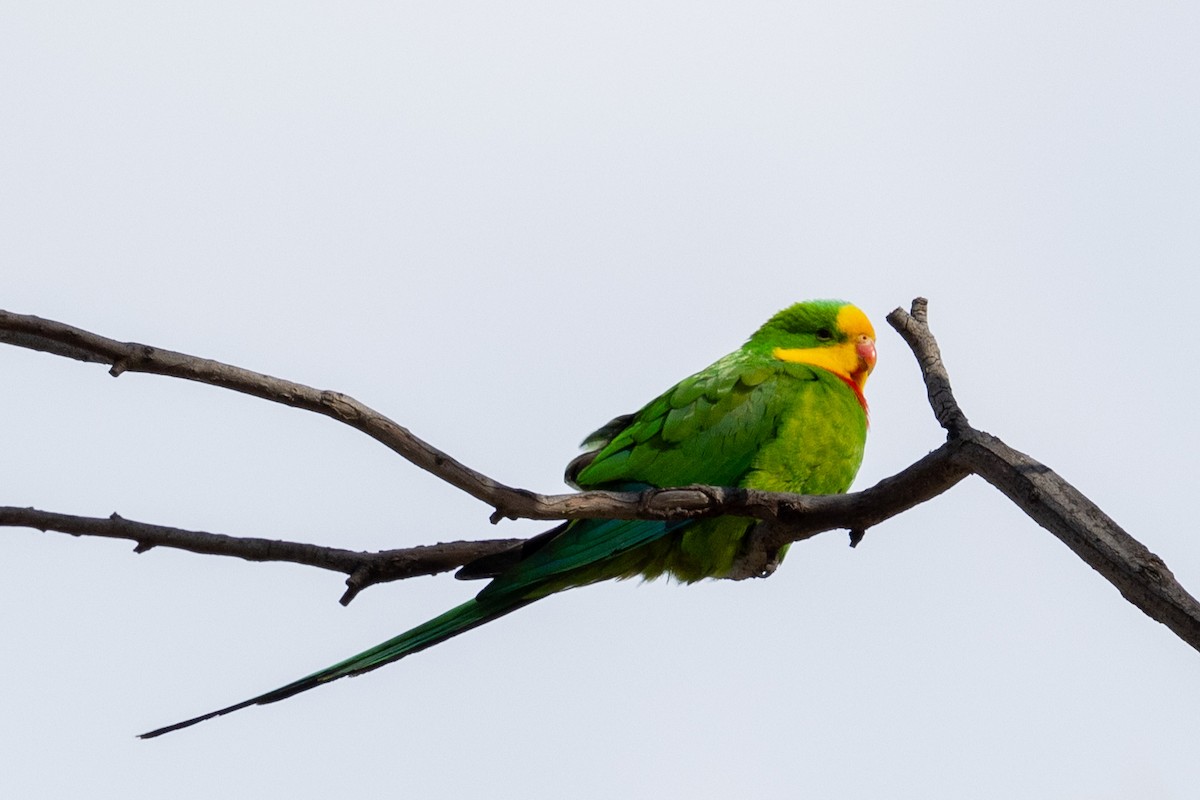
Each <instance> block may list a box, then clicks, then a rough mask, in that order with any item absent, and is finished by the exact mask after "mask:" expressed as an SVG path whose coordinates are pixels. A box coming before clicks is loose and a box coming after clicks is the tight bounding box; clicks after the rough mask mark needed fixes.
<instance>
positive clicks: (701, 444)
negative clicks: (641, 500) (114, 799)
mask: <svg viewBox="0 0 1200 800" xmlns="http://www.w3.org/2000/svg"><path fill="white" fill-rule="evenodd" d="M875 361H876V351H875V331H874V328H873V327H872V326H871V322H870V320H869V319H868V318H867V316H866V315H865V314H864V313H863V312H862V311H861V310H859V309H858V308H857V307H856V306H853V305H851V304H849V303H845V302H842V301H838V300H811V301H806V302H800V303H795V304H794V305H791V306H789V307H788V308H785V309H783V310H782V311H780V312H779V313H777V314H775V315H774V316H772V317H771V318H770V319H769V320H767V322H765V323H764V324H763V325H762V326H761V327H760V328H759V329H758V330H757V331H755V332H754V334H753V335H752V336H750V338H749V339H748V340H747V341H746V343H745V344H744V345H743V346H742V347H741V348H740V349H738V350H735V351H734V352H732V353H730V354H729V355H727V356H725V357H723V358H721V359H719V360H717V361H716V362H715V363H713V364H712V365H711V366H709V367H708V368H706V369H703V370H701V371H700V372H697V373H696V374H694V375H692V376H691V377H689V378H685V379H684V380H682V381H680V382H679V383H677V384H676V385H675V386H673V387H672V388H670V389H668V390H667V391H666V392H664V393H662V394H661V395H659V396H658V397H656V398H655V399H654V400H652V401H650V402H649V403H648V404H647V405H646V406H644V407H643V408H642V409H641V410H640V411H637V412H636V413H633V414H625V415H623V416H620V417H617V418H616V419H614V420H612V421H611V422H609V423H608V424H606V425H604V426H603V427H601V428H600V429H598V430H597V431H595V432H594V433H592V434H591V435H590V436H588V437H587V438H586V439H585V440H584V442H583V448H584V450H585V452H584V453H583V454H582V455H580V456H579V457H577V458H576V459H574V460H573V461H571V463H570V464H569V465H568V466H567V470H566V479H567V482H568V483H570V484H571V485H573V486H575V487H576V488H579V489H583V490H591V489H605V490H614V491H627V492H628V491H641V490H644V489H647V488H651V487H658V488H665V487H682V486H689V485H698V484H704V485H711V486H727V487H742V488H751V489H760V490H764V491H770V492H793V493H797V494H837V493H842V492H845V491H847V490H848V489H849V488H850V484H851V482H852V481H853V480H854V477H855V475H856V474H857V473H858V469H859V466H860V465H861V463H862V458H863V450H864V446H865V444H866V435H867V427H868V408H867V401H866V398H865V397H864V395H863V390H864V387H865V385H866V381H867V376H868V375H869V374H870V373H871V370H872V369H873V368H874V367H875ZM757 524H759V521H758V520H756V519H753V518H748V517H739V516H735V515H725V516H718V517H707V518H693V519H682V520H604V519H576V520H570V521H567V522H565V523H563V524H561V525H559V526H557V527H555V528H553V529H551V530H549V531H546V532H545V533H542V534H540V535H537V536H534V537H533V538H531V539H528V540H526V541H525V542H523V543H521V544H519V545H517V546H515V547H514V548H512V549H509V550H505V551H502V552H500V553H496V554H492V555H489V556H484V557H482V558H480V559H477V560H475V561H473V562H470V563H468V564H466V565H465V566H463V567H462V568H461V569H460V570H459V572H458V573H457V575H456V577H459V578H462V579H489V582H488V583H487V585H485V586H484V587H483V589H482V590H480V591H479V592H478V593H477V594H476V595H475V596H474V597H473V598H471V599H470V600H467V601H466V602H465V603H463V604H461V605H459V606H456V607H454V608H452V609H451V610H449V611H447V612H445V613H444V614H442V615H441V616H437V617H434V618H433V619H431V620H429V621H428V622H425V623H423V624H421V625H418V626H417V627H415V628H413V629H411V630H409V631H407V632H405V633H401V634H400V635H399V636H396V637H394V638H392V639H389V640H388V641H386V642H384V643H382V644H380V645H377V646H375V647H372V648H371V649H369V650H365V651H363V652H362V653H359V654H358V655H355V656H351V657H350V658H347V659H346V660H344V661H340V662H338V663H336V664H334V665H333V666H330V667H327V668H325V669H323V670H320V671H319V672H314V673H313V674H311V675H308V676H307V677H304V678H300V679H299V680H296V681H293V682H292V683H289V684H287V685H285V686H282V687H280V688H278V689H275V690H273V691H269V692H266V693H265V694H260V695H258V696H256V697H252V698H250V699H249V700H244V701H242V702H240V703H236V704H234V705H231V706H228V707H226V708H221V709H218V710H216V711H211V712H209V713H207V714H202V715H201V716H198V717H193V718H191V719H188V720H184V721H182V722H177V723H175V724H173V725H168V726H166V727H162V728H158V729H156V730H152V731H149V732H147V733H143V734H141V736H140V738H143V739H149V738H153V737H156V736H161V735H162V734H165V733H169V732H171V731H176V730H179V729H181V728H187V727H189V726H191V725H195V724H196V723H199V722H203V721H205V720H208V719H212V718H213V717H218V716H221V715H223V714H228V713H230V712H233V711H237V710H239V709H242V708H247V707H249V706H253V705H264V704H267V703H274V702H278V701H280V700H284V699H286V698H288V697H292V696H293V695H296V694H299V693H300V692H305V691H308V690H309V689H313V688H316V687H317V686H321V685H323V684H326V683H329V682H330V681H334V680H337V679H339V678H344V677H347V676H351V675H360V674H362V673H364V672H369V671H371V670H374V669H377V668H379V667H382V666H384V665H385V664H390V663H392V662H393V661H397V660H399V659H401V658H404V657H405V656H408V655H411V654H413V653H416V652H417V651H419V650H424V649H426V648H428V647H432V646H434V645H436V644H439V643H441V642H444V641H446V640H447V639H450V638H451V637H454V636H457V635H458V634H460V633H464V632H466V631H468V630H470V629H472V628H475V627H478V626H480V625H483V624H485V623H488V622H491V621H492V620H495V619H498V618H499V617H502V616H504V615H506V614H509V613H511V612H513V611H516V610H517V609H520V608H523V607H524V606H527V605H529V604H530V603H533V602H535V601H537V600H541V599H542V598H544V597H547V596H548V595H551V594H554V593H556V592H560V591H563V590H565V589H570V588H574V587H578V586H585V585H589V584H593V583H597V582H600V581H607V580H614V579H618V580H619V579H626V578H634V577H638V576H640V577H642V578H644V579H647V580H653V579H655V578H659V577H662V576H663V575H668V576H670V577H672V578H674V579H675V580H676V581H678V582H680V583H685V584H690V583H694V582H697V581H700V580H703V579H706V578H722V577H728V576H730V573H731V572H732V570H733V569H734V567H735V563H736V561H737V558H738V555H739V553H740V552H741V548H742V544H743V542H744V541H745V540H746V537H747V535H748V534H749V533H750V531H751V530H752V529H753V528H754V526H755V525H757ZM785 552H786V546H785V547H784V548H783V549H782V550H781V551H780V552H779V553H778V554H777V555H776V561H779V560H781V559H782V557H783V555H784V554H785Z"/></svg>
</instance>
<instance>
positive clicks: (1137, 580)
mask: <svg viewBox="0 0 1200 800" xmlns="http://www.w3.org/2000/svg"><path fill="white" fill-rule="evenodd" d="M927 306H928V303H927V301H926V300H925V299H924V298H917V299H916V300H914V301H913V304H912V311H911V313H906V312H904V311H903V310H902V309H896V310H895V311H893V312H892V313H891V314H889V315H888V318H887V319H888V322H889V323H890V324H891V325H892V327H893V328H895V329H896V331H897V332H898V333H899V334H900V335H901V336H902V337H903V338H904V340H905V342H906V343H908V345H909V347H910V348H911V349H912V351H913V354H914V355H915V356H916V358H917V363H918V365H919V366H920V369H921V374H922V377H923V378H924V381H925V386H926V391H927V393H928V396H929V403H930V406H931V408H932V409H933V412H934V415H935V416H936V418H937V420H938V423H939V424H940V425H941V426H942V427H943V428H944V429H945V430H946V432H947V442H946V443H945V444H943V445H942V446H941V447H940V448H938V449H937V450H934V451H933V452H931V453H929V454H928V455H926V456H925V457H924V458H922V459H920V460H919V461H917V462H916V463H914V464H912V465H911V466H909V467H908V468H906V469H904V470H902V471H901V472H899V473H897V474H896V475H893V476H892V477H890V478H886V479H884V480H882V481H880V482H879V483H878V484H876V485H875V486H872V487H871V488H869V489H865V490H863V491H860V492H854V493H850V494H845V495H822V496H804V495H790V494H778V493H769V492H760V491H756V490H752V489H731V488H721V487H708V486H692V487H681V488H665V489H651V490H648V491H646V492H643V493H640V494H639V493H618V492H581V493H578V494H563V495H542V494H537V493H535V492H530V491H527V490H524V489H518V488H513V487H510V486H506V485H504V484H502V483H499V482H498V481H495V480H492V479H491V478H489V477H487V476H486V475H483V474H481V473H479V472H476V471H475V470H472V469H470V468H469V467H467V466H465V465H463V464H461V463H460V462H458V461H456V460H455V459H453V458H451V457H450V456H449V455H447V454H445V453H443V452H441V451H440V450H438V449H437V448H435V447H433V446H432V445H430V444H428V443H427V442H425V441H423V440H421V439H419V438H418V437H416V436H414V435H413V434H412V433H411V432H410V431H408V430H407V429H406V428H404V427H402V426H401V425H399V424H397V423H396V422H394V421H392V420H391V419H389V418H387V417H385V416H384V415H382V414H380V413H379V412H377V411H375V410H373V409H371V408H369V407H368V406H366V405H364V404H362V403H360V402H359V401H357V400H355V399H354V398H352V397H349V396H347V395H344V394H341V393H338V392H330V391H321V390H317V389H313V388H311V387H308V386H304V385H303V384H298V383H293V382H291V381H286V380H282V379H280V378H274V377H271V376H269V375H264V374H261V373H257V372H251V371H249V370H244V369H241V368H239V367H234V366H230V365H228V364H222V363H221V362H218V361H212V360H209V359H203V358H197V357H195V356H189V355H186V354H183V353H176V352H173V351H170V350H163V349H161V348H156V347H151V346H149V345H143V344H136V343H132V342H118V341H115V340H112V339H107V338H105V337H102V336H98V335H96V334H94V333H90V332H88V331H84V330H82V329H79V328H75V327H72V326H70V325H65V324H63V323H59V322H53V321H51V320H44V319H40V318H38V317H32V316H23V315H19V314H12V313H9V312H5V311H0V343H8V344H12V345H15V346H18V347H26V348H30V349H34V350H41V351H43V352H48V353H52V354H54V355H60V356H64V357H67V358H73V359H76V360H80V361H88V362H95V363H104V364H109V365H110V366H111V369H110V370H109V372H110V373H111V374H112V375H113V376H119V375H120V374H122V373H123V372H148V373H153V374H158V375H167V376H170V377H176V378H183V379H186V380H193V381H198V382H201V383H207V384H210V385H213V386H221V387H223V388H227V389H232V390H234V391H238V392H242V393H245V394H251V395H254V396H256V397H261V398H263V399H266V400H271V401H272V402H277V403H282V404H284V405H289V406H292V407H294V408H301V409H305V410H307V411H313V412H315V413H318V414H323V415H325V416H327V417H330V418H332V419H335V420H337V421H339V422H343V423H345V424H347V425H350V426H351V427H353V428H355V429H356V430H359V431H361V432H363V433H365V434H367V435H368V436H370V437H372V438H373V439H375V440H377V441H379V442H380V443H382V444H384V445H385V446H387V447H389V448H390V449H392V450H393V451H395V452H396V453H398V454H399V455H401V456H403V457H404V458H406V459H408V460H409V461H411V462H412V463H413V464H415V465H417V466H418V467H421V468H422V469H425V470H427V471H429V472H431V473H432V474H434V475H436V476H437V477H439V478H441V479H443V480H445V481H446V482H448V483H450V484H451V485H453V486H455V487H457V488H459V489H462V490H463V491H464V492H466V493H467V494H469V495H471V496H472V497H475V498H477V499H479V500H482V501H484V502H485V503H487V504H489V505H491V506H492V507H493V508H494V509H496V511H495V513H494V514H493V515H492V521H493V522H497V521H499V520H500V519H503V518H506V517H511V518H525V519H547V520H549V519H555V520H560V519H579V518H592V517H598V518H609V519H684V518H691V517H706V516H717V515H721V514H737V515H740V516H748V517H754V518H757V519H760V520H764V521H765V522H766V524H764V525H759V526H758V527H757V528H756V529H755V530H754V531H753V533H752V534H751V535H750V536H748V537H747V542H746V544H745V548H744V551H743V553H742V554H741V556H740V557H739V560H738V563H737V565H736V566H735V570H734V574H733V575H731V577H734V578H748V577H764V576H766V575H769V574H771V573H772V572H773V571H774V568H775V565H776V563H777V558H778V552H779V550H780V548H781V547H782V546H783V545H785V544H787V543H789V542H795V541H800V540H802V539H807V538H809V537H811V536H814V535H816V534H817V533H820V532H823V531H828V530H833V529H838V528H844V529H848V530H849V531H850V542H851V545H856V544H857V543H858V542H859V541H860V540H861V539H862V537H863V535H864V534H865V532H866V531H867V529H869V528H870V527H872V526H874V525H877V524H879V523H880V522H883V521H884V520H886V519H889V518H891V517H893V516H895V515H897V514H900V513H902V512H904V511H906V510H908V509H909V508H912V507H913V506H915V505H917V504H919V503H922V502H925V501H926V500H929V499H931V498H933V497H935V496H937V495H939V494H941V493H942V492H944V491H946V490H947V489H949V488H950V487H952V486H953V485H954V484H956V483H958V482H959V481H960V480H962V479H963V478H964V477H966V476H967V475H970V474H978V475H980V476H981V477H983V478H984V479H985V480H986V481H988V482H989V483H990V484H992V485H993V486H995V487H996V488H997V489H999V490H1000V491H1001V492H1003V493H1004V494H1005V495H1006V496H1007V497H1008V498H1009V499H1011V500H1012V501H1013V502H1014V503H1016V504H1017V505H1018V506H1019V507H1020V508H1021V509H1022V510H1024V511H1025V512H1026V514H1028V515H1029V516H1030V517H1031V518H1032V519H1034V520H1035V521H1036V522H1038V524H1040V525H1042V526H1043V527H1044V528H1046V529H1047V530H1049V531H1050V532H1051V533H1053V534H1054V535H1055V536H1057V537H1058V538H1059V539H1060V540H1062V541H1063V542H1064V543H1065V544H1066V545H1067V546H1068V547H1070V548H1071V550H1072V551H1073V552H1075V553H1076V554H1077V555H1079V557H1080V558H1082V559H1083V560H1084V561H1085V562H1086V563H1088V564H1089V565H1091V566H1092V567H1093V568H1095V569H1096V570H1097V571H1098V572H1100V574H1101V575H1103V576H1104V577H1105V578H1106V579H1108V580H1109V581H1110V582H1111V583H1112V584H1113V585H1114V586H1116V587H1117V589H1118V590H1119V591H1120V592H1121V593H1122V595H1124V596H1125V598H1126V599H1128V600H1129V601H1130V602H1132V603H1134V604H1135V605H1137V606H1138V607H1139V608H1141V609H1142V610H1143V611H1144V612H1145V613H1146V614H1147V615H1149V616H1150V617H1152V618H1153V619H1156V620H1158V621H1160V622H1162V623H1163V624H1165V625H1167V626H1168V627H1169V628H1170V629H1171V630H1172V631H1174V632H1175V633H1176V634H1177V635H1178V636H1179V637H1180V638H1182V639H1183V640H1184V641H1186V642H1187V643H1188V644H1190V645H1192V647H1194V648H1196V649H1198V650H1200V604H1197V602H1196V600H1195V599H1194V598H1192V596H1191V595H1189V594H1188V593H1187V592H1186V591H1185V590H1184V589H1183V587H1182V586H1180V585H1179V583H1178V582H1177V581H1175V578H1174V576H1173V575H1172V574H1171V572H1170V570H1168V569H1167V567H1166V565H1165V564H1164V563H1163V562H1162V560H1161V559H1160V558H1158V556H1156V555H1154V554H1153V553H1151V552H1150V551H1149V550H1147V549H1146V548H1145V547H1144V546H1143V545H1142V544H1141V543H1140V542H1138V541H1137V540H1135V539H1134V538H1133V537H1131V536H1130V535H1129V534H1128V533H1126V532H1125V531H1124V530H1122V529H1121V528H1120V526H1118V525H1117V524H1116V523H1115V522H1113V520H1112V519H1110V518H1109V517H1108V516H1107V515H1105V514H1104V512H1103V511H1101V510H1100V509H1099V508H1098V507H1096V505H1095V504H1093V503H1092V502H1091V501H1090V500H1088V499H1087V498H1086V497H1085V496H1084V495H1083V494H1082V493H1080V492H1079V491H1078V490H1077V489H1075V488H1074V487H1073V486H1071V485H1070V484H1069V483H1067V482H1066V481H1064V480H1063V479H1062V478H1061V477H1059V476H1058V475H1057V474H1055V473H1054V472H1053V471H1052V470H1050V469H1049V468H1048V467H1046V466H1045V465H1043V464H1040V463H1039V462H1037V461H1035V460H1034V459H1032V458H1030V457H1029V456H1027V455H1025V454H1023V453H1020V452H1018V451H1016V450H1013V449H1012V448H1010V447H1008V446H1007V445H1005V444H1004V443H1003V442H1001V441H1000V440H999V439H997V438H996V437H994V436H991V435H990V434H987V433H984V432H982V431H979V430H976V429H975V428H972V427H971V425H970V423H969V422H968V420H967V417H966V415H965V414H964V413H963V411H962V409H961V408H960V407H959V405H958V403H957V401H956V400H955V398H954V394H953V391H952V390H951V387H950V378H949V374H948V372H947V370H946V368H945V365H944V363H943V362H942V358H941V353H940V351H939V348H938V345H937V341H936V339H935V338H934V337H933V334H932V332H931V331H930V330H929V326H928V317H927ZM0 526H18V527H32V528H37V529H40V530H42V531H48V530H54V531H61V532H64V533H71V534H74V535H89V536H107V537H116V538H124V539H130V540H133V541H135V542H137V543H138V544H137V547H136V548H135V549H136V550H137V552H144V551H145V550H148V549H150V548H152V547H160V546H161V547H173V548H178V549H184V550H189V551H191V552H196V553H205V554H214V555H225V556H236V557H239V558H244V559H247V560H251V561H291V562H294V563H300V564H308V565H310V566H315V567H321V568H323V569H332V570H336V571H339V572H343V573H345V574H347V575H348V576H349V577H348V578H347V581H346V583H347V587H348V588H347V590H346V593H345V595H343V597H342V602H343V604H344V603H348V602H350V600H351V599H353V597H354V596H355V595H357V594H358V592H360V591H361V590H362V589H364V588H366V587H367V586H371V585H374V584H376V583H382V582H385V581H391V580H399V579H402V578H407V577H413V576H416V575H431V574H435V573H438V572H444V571H447V570H450V569H454V568H456V567H459V566H461V565H463V564H465V563H468V562H470V561H472V560H474V559H476V558H479V557H481V556H484V555H489V554H492V553H495V552H499V551H502V550H504V549H507V548H509V547H513V546H515V545H517V544H519V543H520V541H521V540H517V539H500V540H491V541H483V542H449V543H445V544H438V545H429V546H423V547H413V548H404V549H399V550H386V551H381V552H376V553H367V552H358V551H351V550H342V549H338V548H329V547H320V546H317V545H311V544H302V543H297V542H283V541H272V540H267V539H255V538H244V537H233V536H227V535H224V534H216V533H207V532H202V531H186V530H181V529H178V528H167V527H163V526H158V525H149V524H146V523H140V522H134V521H131V520H126V519H122V518H121V517H119V516H117V515H116V514H114V515H113V516H112V517H110V518H108V519H97V518H87V517H74V516H69V515H65V514H54V513H51V512H46V511H38V510H35V509H22V508H0Z"/></svg>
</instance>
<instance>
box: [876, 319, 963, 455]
mask: <svg viewBox="0 0 1200 800" xmlns="http://www.w3.org/2000/svg"><path fill="white" fill-rule="evenodd" d="M928 318H929V301H928V300H926V299H925V298H924V297H918V298H916V299H915V300H913V302H912V315H911V316H910V315H908V314H906V313H904V309H902V308H897V309H896V310H895V311H893V312H892V313H890V314H888V316H887V321H888V323H889V324H890V325H891V326H892V327H893V328H895V329H896V333H898V334H900V336H901V337H903V339H904V341H905V342H907V343H908V346H909V347H910V348H912V351H913V354H914V355H915V356H916V357H917V363H918V364H919V365H920V367H921V377H923V378H924V379H925V391H926V392H927V393H928V394H929V405H930V406H931V407H932V408H933V415H934V416H935V417H937V421H938V424H939V425H941V426H942V427H943V428H945V429H946V433H947V434H949V436H950V437H951V438H953V437H955V436H958V435H959V434H961V433H963V432H964V431H966V430H967V429H969V428H970V427H971V426H970V424H969V423H968V422H967V417H966V415H965V414H963V412H962V409H960V408H959V407H958V402H957V401H956V400H955V399H954V392H953V391H952V390H951V389H950V375H949V373H947V372H946V366H945V364H943V363H942V351H941V350H940V349H939V348H938V343H937V340H936V339H934V338H933V334H932V333H931V332H930V330H929V325H928V324H927V321H928Z"/></svg>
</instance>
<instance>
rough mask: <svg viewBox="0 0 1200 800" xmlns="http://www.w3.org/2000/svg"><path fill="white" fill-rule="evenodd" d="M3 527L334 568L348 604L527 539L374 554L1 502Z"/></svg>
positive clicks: (140, 546)
mask: <svg viewBox="0 0 1200 800" xmlns="http://www.w3.org/2000/svg"><path fill="white" fill-rule="evenodd" d="M0 526H9V527H18V528H35V529H37V530H40V531H42V532H45V531H57V532H59V533H69V534H71V535H73V536H100V537H104V538H108V539H128V540H130V541H133V542H136V543H137V546H136V547H134V552H137V553H144V552H146V551H147V550H150V549H152V548H155V547H170V548H173V549H176V550H187V551H188V552H190V553H201V554H203V555H214V556H234V557H237V558H241V559H244V560H246V561H287V562H291V563H293V564H306V565H308V566H311V567H320V568H321V569H328V570H333V571H334V572H341V573H344V574H346V575H348V576H349V577H348V578H347V579H346V585H347V587H348V588H347V589H346V593H345V594H344V595H343V596H342V599H341V603H342V605H346V604H348V603H349V602H350V601H351V600H353V599H354V597H355V596H356V595H357V594H358V593H359V592H361V591H362V590H363V589H365V588H367V587H368V586H373V585H374V584H377V583H385V582H387V581H397V580H402V579H404V578H415V577H417V576H420V575H436V574H438V573H439V572H447V571H449V570H452V569H457V568H459V567H461V566H462V565H463V564H466V563H467V562H470V561H474V560H475V559H477V558H482V557H483V556H487V555H492V554H493V553H498V552H500V551H502V550H507V549H508V548H510V547H515V546H516V545H518V544H520V543H521V542H522V541H523V540H522V539H494V540H491V541H486V542H462V541H459V542H445V543H442V544H434V545H423V546H420V547H408V548H404V549H400V550H379V551H376V552H373V553H372V552H366V551H361V550H344V549H342V548H338V547H322V546H321V545H315V544H304V543H302V542H286V541H279V540H275V539H258V538H253V537H247V536H228V535H226V534H223V533H208V532H206V531H189V530H184V529H182V528H169V527H166V526H164V525H151V524H149V523H145V522H136V521H134V520H131V519H125V518H124V517H121V516H120V515H118V514H113V515H112V516H110V517H77V516H74V515H72V514H55V513H52V512H49V511H39V510H37V509H35V508H13V507H11V506H0Z"/></svg>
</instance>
